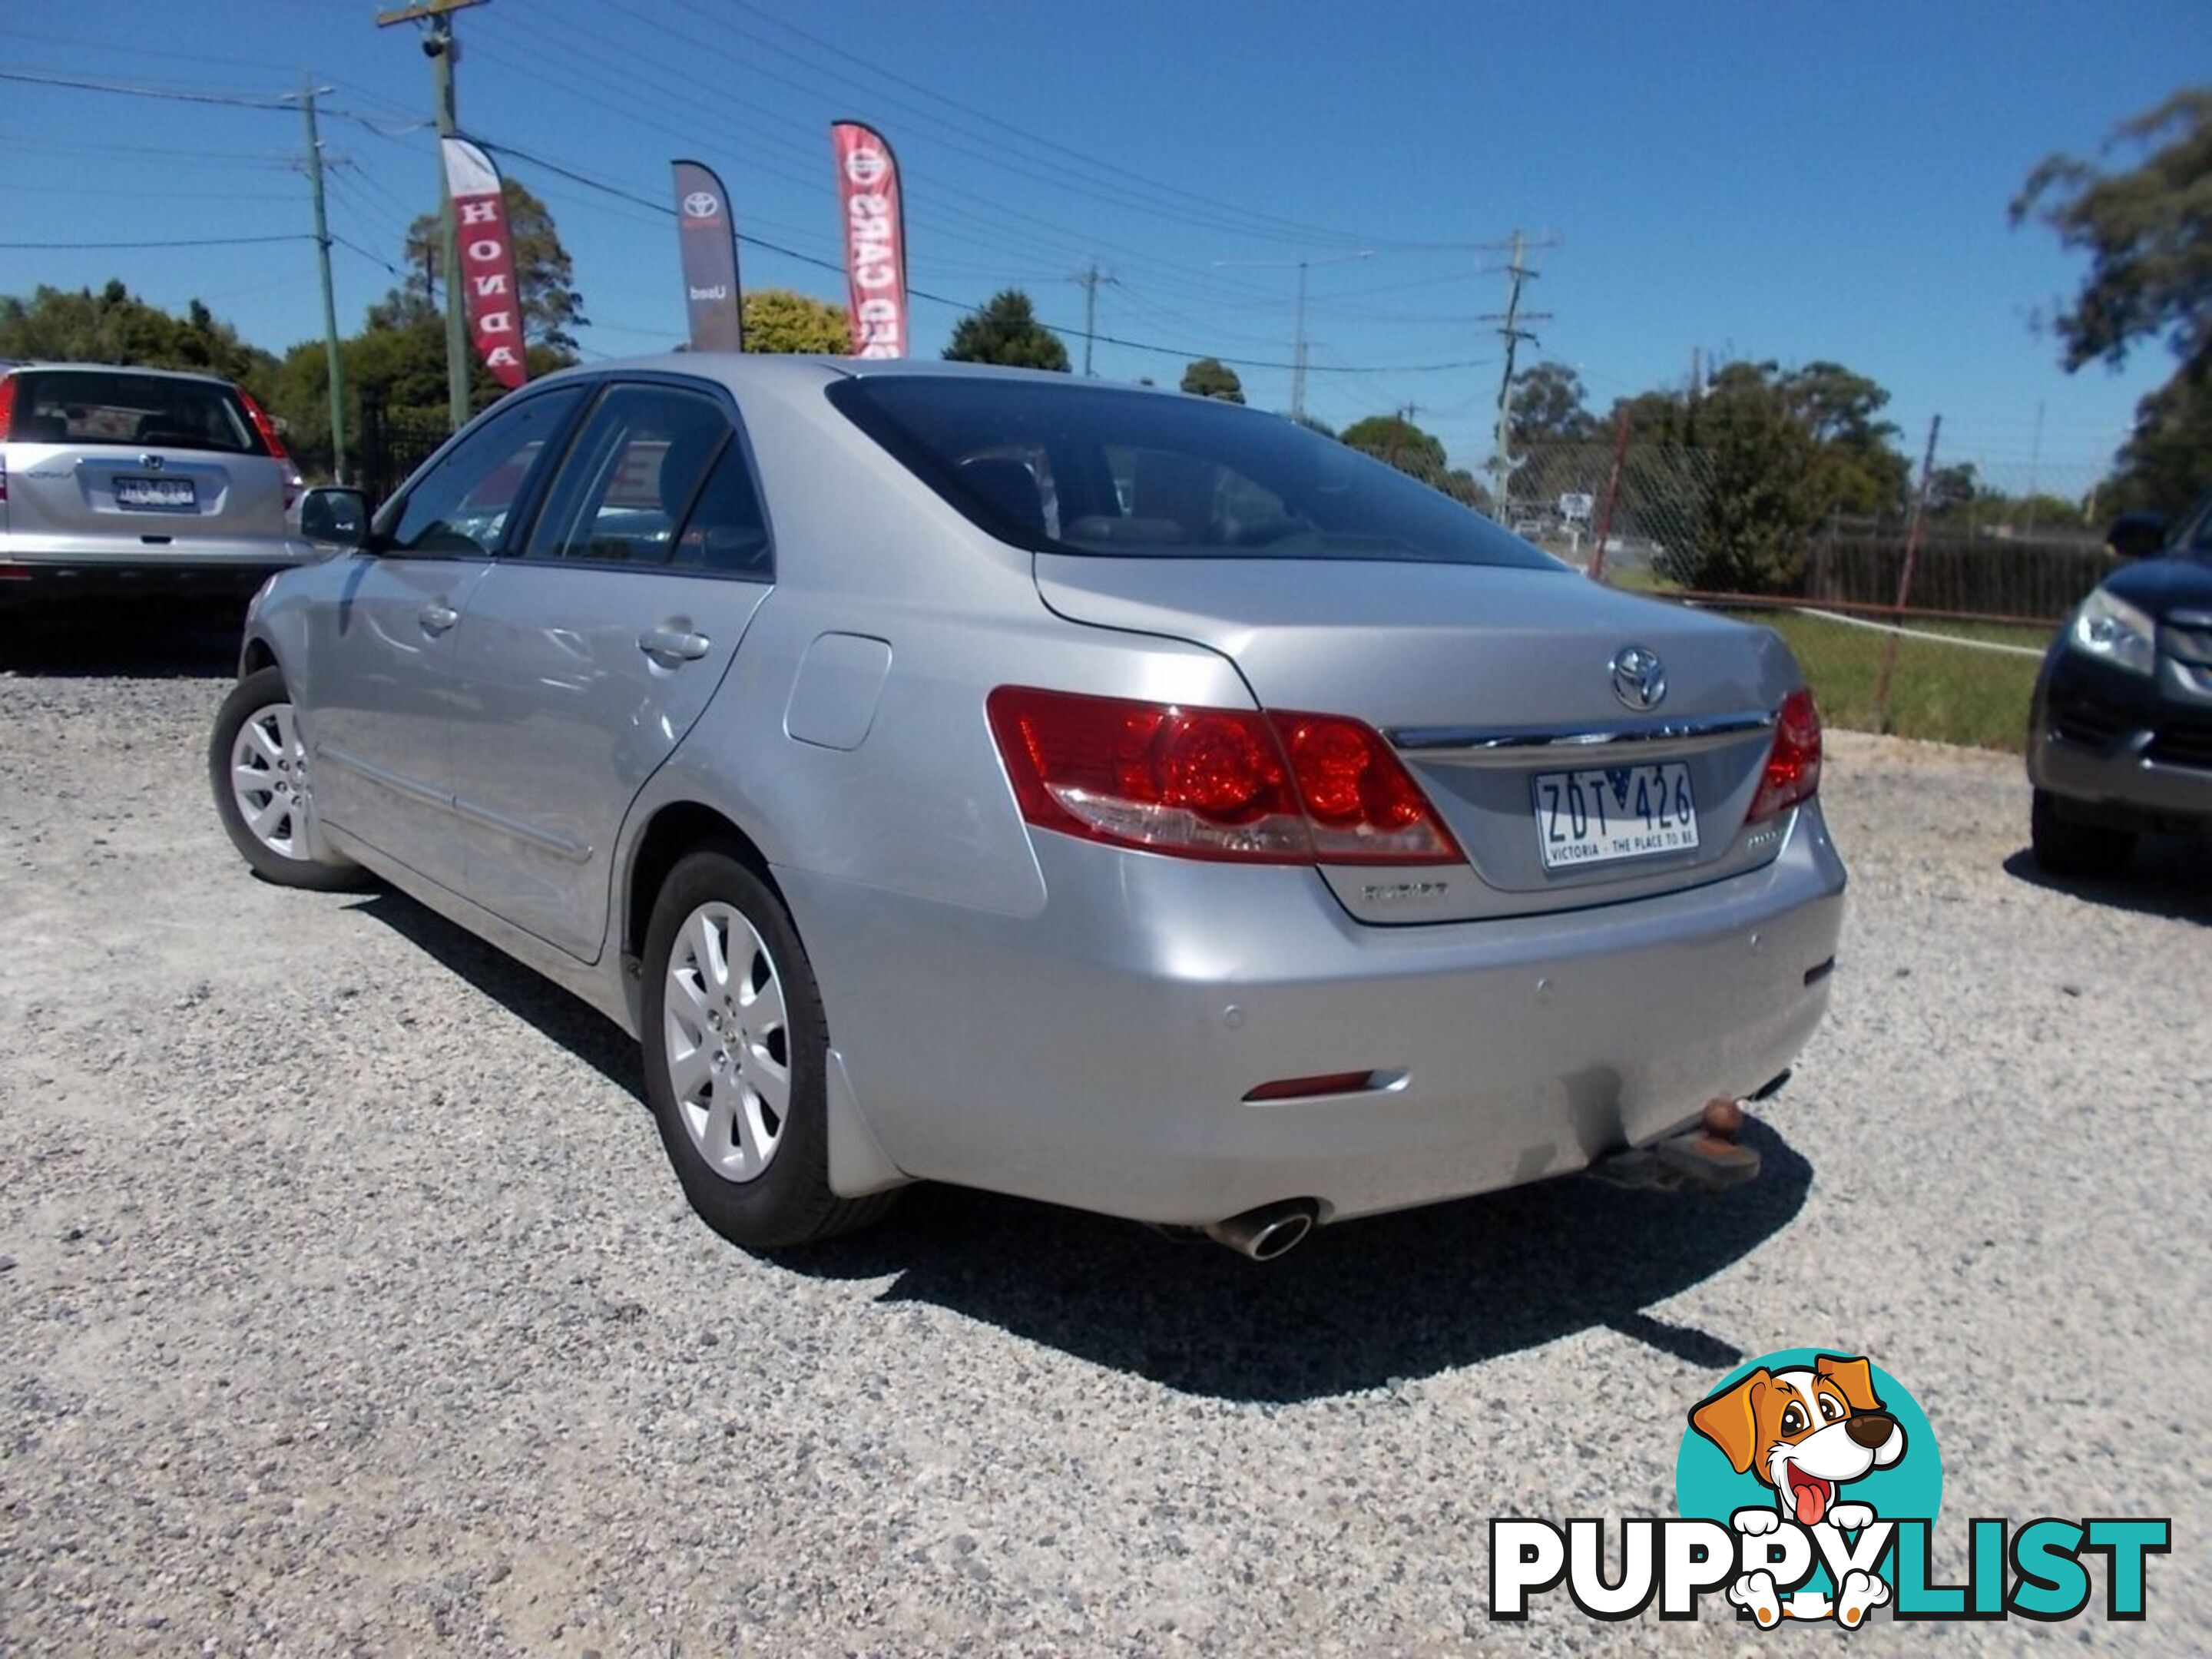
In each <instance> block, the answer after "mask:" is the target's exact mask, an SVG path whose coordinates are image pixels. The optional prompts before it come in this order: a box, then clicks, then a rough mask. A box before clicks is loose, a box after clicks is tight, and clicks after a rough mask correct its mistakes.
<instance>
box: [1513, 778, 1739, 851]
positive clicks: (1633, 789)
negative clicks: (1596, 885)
mask: <svg viewBox="0 0 2212 1659" xmlns="http://www.w3.org/2000/svg"><path fill="white" fill-rule="evenodd" d="M1534 795H1535V802H1536V842H1537V845H1538V846H1539V847H1541V848H1542V849H1543V853H1544V867H1545V868H1546V869H1547V870H1564V869H1568V868H1571V867H1572V866H1577V865H1583V864H1604V863H1607V862H1608V861H1609V860H1613V859H1640V858H1649V857H1650V856H1652V855H1653V854H1659V853H1679V852H1681V851H1683V850H1684V849H1685V848H1692V847H1695V846H1696V845H1697V844H1698V803H1697V799H1696V798H1695V797H1694V796H1693V795H1692V793H1691V790H1690V769H1689V768H1688V767H1687V766H1686V765H1684V764H1683V763H1681V762H1680V761H1664V762H1656V763H1646V764H1644V765H1642V766H1605V767H1591V768H1589V769H1586V770H1583V771H1580V772H1539V773H1537V774H1536V776H1535V780H1534Z"/></svg>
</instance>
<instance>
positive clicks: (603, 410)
mask: <svg viewBox="0 0 2212 1659" xmlns="http://www.w3.org/2000/svg"><path fill="white" fill-rule="evenodd" d="M771 576H772V571H771V549H770V543H769V526H768V522H767V518H766V514H765V513H764V511H763V507H762V504H761V497H760V492H759V488H758V484H757V477H756V475H755V472H754V469H753V465H752V461H751V458H750V453H749V452H748V449H747V447H746V445H745V442H744V434H743V431H742V428H741V426H740V423H739V422H738V416H737V410H736V409H735V406H734V405H733V404H732V402H731V401H730V399H729V398H728V396H727V394H726V392H723V391H722V390H721V389H720V388H719V387H712V386H708V385H706V384H704V383H702V382H696V381H692V382H686V381H683V380H675V379H666V378H663V379H653V380H618V381H616V382H614V383H613V384H611V385H609V386H607V387H606V388H605V391H603V392H601V393H600V394H599V398H598V399H597V401H596V402H595V403H594V404H593V405H592V409H591V410H590V411H589V412H588V414H586V416H585V417H584V419H583V422H582V424H581V425H580V428H578V431H577V435H576V438H575V441H574V442H573V443H572V444H571V445H570V446H569V447H568V455H567V459H565V460H564V461H563V463H562V467H561V470H560V472H559V474H558V475H557V476H556V477H555V478H554V479H553V481H552V483H551V484H550V487H549V488H548V489H547V492H546V495H545V499H544V507H542V508H541V509H540V510H538V513H536V515H535V522H534V526H533V527H532V529H531V531H530V532H529V535H528V538H527V541H526V545H525V547H524V548H523V550H522V551H521V554H520V556H519V557H507V558H502V559H501V560H500V561H498V562H496V563H495V565H494V566H493V568H492V569H491V570H490V571H489V573H488V574H486V575H485V577H484V579H483V581H482V582H481V583H480V584H479V585H478V586H477V589H476V591H475V592H474V594H473V595H472V596H471V599H470V603H469V605H468V608H467V612H466V614H465V616H464V617H463V618H462V620H461V623H460V626H459V628H458V629H456V630H455V640H454V646H455V652H454V662H455V669H456V672H457V673H458V674H459V677H460V679H461V682H462V695H463V696H464V697H465V700H466V701H467V702H468V703H469V705H470V707H471V710H472V711H473V712H472V715H471V718H470V719H467V720H462V721H460V722H458V723H457V724H456V725H455V726H454V728H453V740H454V744H455V745H456V746H455V752H454V756H453V764H454V775H455V780H456V782H455V794H456V805H457V807H458V810H459V816H460V818H461V822H462V830H463V835H464V837H465V841H466V843H467V848H468V851H467V885H466V888H465V891H466V892H467V894H468V896H470V897H471V898H472V899H474V900H475V901H476V902H477V903H479V904H481V905H483V907H484V908H487V909H489V910H490V911H491V912H492V913H493V914H495V915H498V916H501V917H502V918H504V919H505V920H507V921H510V922H513V924H514V925H515V926H517V927H521V928H524V929H526V931H528V932H529V933H533V934H535V935H536V936H537V937H538V938H539V939H544V940H545V941H547V942H548V943H549V944H551V945H556V946H557V947H558V948H560V949H561V950H562V951H567V952H568V954H570V955H571V956H574V957H577V958H579V959H580V960H582V961H587V962H588V961H595V960H597V959H598V957H599V951H600V949H601V947H602V945H603V943H604V936H605V930H606V921H607V895H608V891H609V878H610V875H611V860H612V854H613V849H614V842H615V836H616V833H617V830H618V829H620V828H621V826H622V823H623V817H624V816H625V814H626V813H627V812H628V811H629V805H630V803H631V802H632V801H633V800H635V799H636V797H637V793H638V792H639V790H640V789H641V788H642V787H644V784H645V781H646V780H647V778H649V777H651V776H652V775H653V772H654V771H655V770H656V769H658V768H659V766H660V764H661V763H662V762H664V761H665V760H666V759H667V758H668V757H669V756H670V755H671V753H672V752H673V751H674V750H675V748H676V745H677V744H679V743H681V742H682V741H683V739H684V733H685V732H688V731H690V728H691V725H692V723H693V722H694V721H695V720H697V719H698V718H699V715H700V713H701V711H702V710H703V709H704V708H706V706H707V703H708V699H710V698H711V697H712V696H714V690H715V689H716V687H717V686H718V685H719V684H720V683H721V680H722V677H723V675H724V673H725V672H726V671H727V670H728V668H729V665H730V662H731V659H732V654H733V653H734V652H735V651H736V649H737V646H738V641H739V639H740V638H742V637H743V635H744V631H745V629H746V626H747V624H748V623H750V621H751V619H752V616H753V612H754V611H755V610H756V609H757V607H758V606H759V605H760V603H761V601H762V600H763V598H764V597H765V596H766V594H767V593H768V591H769V586H768V585H769V581H770V580H771Z"/></svg>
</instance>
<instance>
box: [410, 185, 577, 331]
mask: <svg viewBox="0 0 2212 1659" xmlns="http://www.w3.org/2000/svg"><path fill="white" fill-rule="evenodd" d="M500 191H501V195H502V196H503V197H505V198H506V201H507V239H508V240H509V241H510V242H511V243H513V247H514V284H515V288H516V289H517V291H518V292H519V293H520V295H521V296H522V331H523V334H524V337H526V338H529V339H534V340H536V341H538V343H541V344H544V345H549V346H551V347H553V348H555V349H556V350H562V351H573V350H574V349H575V345H576V337H575V336H574V334H572V333H570V332H569V331H570V330H571V329H574V328H578V327H580V326H583V325H586V324H587V323H589V322H590V321H591V319H589V318H588V317H586V316H585V315H584V296H583V295H580V294H579V293H577V292H576V289H575V287H574V281H575V263H574V261H573V260H572V259H570V258H569V257H568V249H567V248H565V247H563V246H562V245H561V237H560V233H559V232H558V231H556V229H555V228H554V227H553V215H552V213H551V211H550V210H549V209H548V208H547V207H546V205H545V204H544V203H543V202H541V201H539V200H538V197H535V196H533V195H532V194H531V192H530V191H528V190H526V188H524V187H523V186H522V185H519V184H517V183H516V182H515V181H514V180H513V179H505V180H503V181H502V182H501V185H500ZM444 248H445V238H444V234H443V232H442V231H441V228H440V220H439V216H438V215H436V214H435V213H426V214H424V215H422V217H420V218H418V219H416V221H415V222H414V223H413V224H411V225H410V226H408V227H407V248H406V254H407V259H406V263H407V273H408V274H407V280H406V283H405V286H404V287H403V288H401V289H397V290H395V291H394V292H393V293H392V294H391V295H387V296H386V299H385V301H384V304H383V306H382V307H379V308H378V314H376V315H375V316H374V319H373V320H376V321H379V322H381V323H384V324H386V325H404V324H407V323H410V322H415V321H417V320H419V319H421V317H422V316H423V315H424V314H426V313H430V312H432V311H433V309H434V307H433V306H432V303H431V291H432V284H433V283H435V284H436V286H437V289H438V291H440V292H441V293H442V292H443V291H444V289H445V283H444V279H443V276H442V274H441V272H440V270H439V269H438V267H439V265H440V264H441V258H442V255H443V252H444Z"/></svg>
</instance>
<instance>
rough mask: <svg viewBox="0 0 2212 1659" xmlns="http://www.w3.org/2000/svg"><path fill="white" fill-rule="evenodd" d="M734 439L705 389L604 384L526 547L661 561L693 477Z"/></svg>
mask: <svg viewBox="0 0 2212 1659" xmlns="http://www.w3.org/2000/svg"><path fill="white" fill-rule="evenodd" d="M735 447H736V444H735V441H734V434H733V433H732V429H731V426H730V420H729V416H727V415H726V414H725V413H724V412H723V410H722V406H721V405H720V404H719V403H717V402H716V401H715V400H714V398H710V397H706V396H703V395H702V394H700V393H698V392H685V391H682V390H680V389H678V388H677V387H674V386H613V387H611V388H610V389H609V390H608V392H607V393H606V395H605V396H604V397H603V398H600V399H599V404H598V405H597V407H595V408H594V409H593V410H592V413H591V416H590V418H589V419H588V420H586V422H584V428H583V431H582V433H581V434H580V435H579V436H578V437H577V439H576V441H575V442H574V445H572V446H571V447H570V448H569V451H568V459H567V460H566V461H565V462H563V463H562V467H561V472H560V476H559V477H556V479H555V480H554V482H553V488H552V490H551V493H550V494H549V495H547V496H546V499H545V510H544V512H543V513H540V514H538V526H537V528H536V529H535V530H534V531H532V532H531V537H530V545H529V547H528V548H527V549H526V557H529V558H533V559H576V560H586V561H590V562H594V563H601V564H641V565H665V564H667V563H669V562H671V556H672V555H675V554H677V553H678V552H679V550H680V548H679V543H680V541H681V538H682V534H683V532H684V527H685V526H686V524H687V523H688V522H689V520H690V518H691V517H692V514H693V504H694V503H695V502H696V501H698V499H699V498H700V495H701V494H702V490H701V486H702V484H704V483H707V481H708V474H709V473H710V472H713V471H714V470H715V468H716V464H717V463H718V462H719V461H720V459H721V458H722V456H723V454H724V453H725V452H726V451H728V450H731V449H733V448H735ZM678 562H684V561H680V560H679V561H678ZM690 562H697V561H696V560H693V561H690Z"/></svg>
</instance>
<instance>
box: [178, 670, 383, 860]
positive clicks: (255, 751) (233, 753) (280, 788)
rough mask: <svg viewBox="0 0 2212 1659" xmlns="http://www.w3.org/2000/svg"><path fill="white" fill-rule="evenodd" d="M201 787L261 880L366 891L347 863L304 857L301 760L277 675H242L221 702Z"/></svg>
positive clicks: (288, 699)
mask: <svg viewBox="0 0 2212 1659" xmlns="http://www.w3.org/2000/svg"><path fill="white" fill-rule="evenodd" d="M208 784H209V787H210V788H211V789H212V790H213V791H214V792H215V811H216V817H219V818H221V819H222V827H223V829H225V830H226V831H227V832H228V834H229V836H230V839H231V843H232V845H234V847H236V848H238V851H239V854H240V857H242V858H243V859H245V860H246V863H247V864H248V865H249V866H252V871H253V873H254V874H255V875H257V876H258V877H260V878H262V880H264V881H267V882H274V883H275V884H276V885H277V886H279V887H304V888H307V889H309V890H313V891H316V892H324V893H343V892H352V891H355V890H359V889H360V888H362V887H364V886H367V885H369V884H371V881H372V878H371V877H370V876H369V874H368V872H367V871H366V870H363V869H362V867H361V866H359V865H357V864H356V863H354V862H352V861H351V860H324V859H317V858H312V857H309V856H307V854H306V853H305V844H306V816H307V811H308V810H309V806H310V800H311V798H310V796H309V793H308V780H307V749H306V747H305V745H304V744H302V743H301V740H300V737H299V732H298V728H297V726H295V723H294V720H293V714H292V694H291V692H290V691H289V690H287V689H286V687H285V684H284V676H283V671H281V670H279V669H276V668H264V669H259V670H258V671H255V672H253V673H251V674H248V675H247V676H246V678H244V679H242V680H240V682H239V683H238V684H236V685H234V686H233V687H232V688H231V692H230V695H229V696H227V697H225V698H224V699H223V700H222V709H221V710H220V711H219V712H218V713H217V714H216V717H215V732H214V734H213V735H212V736H211V737H210V738H209V740H208Z"/></svg>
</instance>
